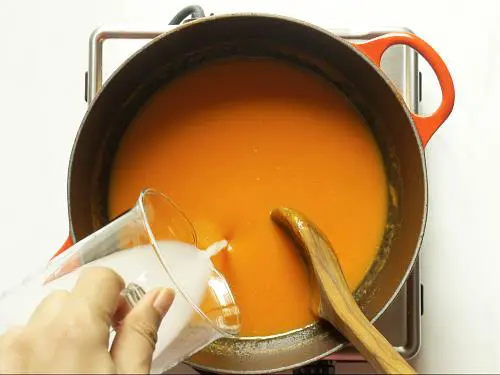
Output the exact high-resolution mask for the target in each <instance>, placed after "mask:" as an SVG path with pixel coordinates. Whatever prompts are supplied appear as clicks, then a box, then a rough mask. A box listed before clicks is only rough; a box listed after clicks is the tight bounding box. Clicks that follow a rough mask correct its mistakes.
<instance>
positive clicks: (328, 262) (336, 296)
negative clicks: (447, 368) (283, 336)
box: [271, 208, 415, 374]
mask: <svg viewBox="0 0 500 375" xmlns="http://www.w3.org/2000/svg"><path fill="white" fill-rule="evenodd" d="M271 217H272V219H273V220H274V221H275V222H276V223H278V224H280V225H281V226H282V227H284V228H285V229H286V230H288V231H289V232H291V233H292V235H293V238H294V239H295V240H296V242H298V245H299V246H300V247H301V248H302V249H303V250H304V251H303V253H302V254H303V255H304V257H305V258H306V263H307V264H308V266H309V267H310V268H311V271H313V272H314V274H315V276H316V278H317V281H318V283H319V285H320V288H321V294H322V295H321V309H320V316H321V317H322V318H324V319H326V320H327V321H329V322H330V323H331V324H332V325H333V326H334V327H336V328H337V329H338V330H339V331H340V332H341V333H342V334H343V335H344V336H345V337H346V338H347V339H348V340H349V341H350V342H351V343H352V344H353V345H354V346H355V347H356V349H358V350H359V351H360V352H361V354H362V355H363V356H364V357H365V358H366V360H367V361H368V362H369V363H370V364H371V365H372V366H373V368H374V369H375V370H376V371H377V372H379V373H388V374H415V370H414V369H413V368H412V367H411V366H410V365H409V364H408V363H407V362H406V361H405V360H404V358H403V357H402V356H401V355H400V354H399V353H398V352H397V351H396V350H395V349H394V348H393V347H392V345H391V344H390V343H389V342H388V341H387V340H386V338H385V337H384V336H383V335H382V334H381V333H380V332H379V331H377V329H376V328H375V327H374V326H373V325H372V324H371V323H370V322H369V321H368V319H367V318H366V317H365V315H364V314H363V312H362V311H361V309H360V308H359V306H358V304H357V303H356V301H355V300H354V298H353V297H352V293H351V291H350V290H349V287H348V285H347V282H346V280H345V277H344V274H343V272H342V269H341V267H340V264H339V262H338V259H337V257H336V256H335V252H334V250H333V248H332V245H331V244H330V242H329V241H328V240H327V238H326V237H325V236H324V235H323V233H321V231H320V230H319V229H318V228H317V227H316V226H315V225H314V224H312V223H311V222H310V221H309V220H307V219H306V218H305V217H304V216H303V215H302V214H299V213H298V212H296V211H294V210H291V209H288V208H280V209H277V210H274V211H273V212H272V214H271Z"/></svg>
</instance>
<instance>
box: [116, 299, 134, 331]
mask: <svg viewBox="0 0 500 375" xmlns="http://www.w3.org/2000/svg"><path fill="white" fill-rule="evenodd" d="M131 310H132V307H131V306H130V305H129V304H128V302H127V301H126V299H125V298H124V297H123V296H122V295H120V297H119V299H118V304H117V307H116V311H115V315H113V322H112V323H113V328H114V330H115V331H116V332H118V331H119V330H120V329H121V326H122V325H123V320H124V319H125V317H126V316H127V315H128V313H129V312H130V311H131Z"/></svg>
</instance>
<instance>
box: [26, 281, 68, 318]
mask: <svg viewBox="0 0 500 375" xmlns="http://www.w3.org/2000/svg"><path fill="white" fill-rule="evenodd" d="M69 296H70V293H69V292H68V291H66V290H56V291H53V292H52V293H50V294H49V295H48V296H47V297H45V298H44V299H43V300H42V302H40V304H39V305H38V306H37V307H36V309H35V311H34V312H33V313H32V314H31V317H30V320H29V321H28V326H31V327H37V326H42V327H45V326H46V325H47V324H48V323H49V321H48V319H49V320H50V321H52V320H54V319H58V318H59V316H60V315H61V314H63V313H64V312H63V311H64V309H65V307H66V304H67V301H68V299H69Z"/></svg>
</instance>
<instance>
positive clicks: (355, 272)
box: [109, 59, 387, 336]
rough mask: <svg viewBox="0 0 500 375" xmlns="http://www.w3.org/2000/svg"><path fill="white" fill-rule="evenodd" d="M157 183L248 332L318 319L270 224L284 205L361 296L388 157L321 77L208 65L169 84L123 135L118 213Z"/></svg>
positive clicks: (273, 65) (115, 188)
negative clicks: (226, 247) (219, 245)
mask: <svg viewBox="0 0 500 375" xmlns="http://www.w3.org/2000/svg"><path fill="white" fill-rule="evenodd" d="M146 187H151V188H154V189H157V190H159V191H162V192H164V193H165V194H167V195H168V196H170V197H171V198H172V200H174V201H175V202H176V203H177V204H178V205H179V206H180V207H181V209H182V210H183V211H184V212H185V214H186V215H187V216H188V217H189V218H190V219H191V221H192V222H193V224H194V226H195V229H196V231H197V235H198V240H199V246H200V247H202V248H203V247H206V246H208V245H209V244H211V243H213V242H215V241H218V240H220V239H223V238H225V239H227V240H228V241H229V242H230V251H224V252H222V253H220V254H219V255H217V256H216V257H215V259H214V263H215V264H216V266H217V268H218V269H219V270H220V271H221V272H222V273H223V274H224V275H225V276H226V278H227V280H228V282H229V284H230V286H231V288H232V290H233V292H234V294H235V297H236V300H237V303H238V305H239V307H240V310H241V320H242V332H241V333H242V335H244V336H265V335H270V334H277V333H282V332H287V331H290V330H292V329H297V328H300V327H304V326H306V325H307V324H310V323H312V322H314V321H315V320H316V319H317V318H316V316H315V315H314V313H313V309H312V308H311V300H312V297H313V296H314V295H315V291H314V286H313V285H311V284H310V282H309V278H308V274H307V270H306V268H305V267H304V265H303V263H302V261H301V259H300V256H299V254H298V251H297V249H296V248H295V247H294V245H293V243H292V242H291V241H290V240H289V239H288V238H287V237H286V236H285V235H284V234H283V233H282V232H281V229H279V228H278V227H276V226H275V225H274V224H273V222H272V221H271V219H270V216H269V214H270V211H271V210H272V209H273V208H275V207H279V206H288V207H291V208H294V209H296V210H298V211H301V212H303V213H304V214H306V215H307V216H308V217H309V218H311V219H312V220H313V221H314V222H315V223H316V224H317V225H318V226H319V227H320V228H321V229H322V230H323V231H324V232H325V233H326V235H327V236H328V237H329V239H330V241H331V242H332V244H333V246H334V248H335V251H336V254H337V256H338V258H339V261H340V263H341V266H342V269H343V271H344V273H345V276H346V278H347V281H348V283H349V286H350V287H351V288H352V289H353V290H354V289H355V288H356V287H357V286H358V284H359V283H360V282H361V281H362V279H363V277H364V276H365V275H366V273H367V272H368V270H369V268H370V266H371V264H372V262H373V261H374V259H375V257H376V254H377V252H378V248H379V246H380V243H381V240H382V236H383V232H384V226H385V222H386V216H387V183H386V176H385V172H384V167H383V162H382V157H381V154H380V151H379V149H378V147H377V144H376V142H375V140H374V138H373V136H372V134H371V132H370V131H369V129H368V127H367V125H366V124H365V122H364V120H363V118H362V117H361V116H360V114H359V113H358V112H357V111H356V110H355V109H354V107H353V106H352V105H351V104H350V103H349V102H348V100H347V99H346V97H345V96H344V95H343V94H342V93H341V92H340V91H339V90H338V89H337V88H335V87H333V86H332V85H331V84H329V83H327V82H326V81H324V80H323V79H321V78H319V77H317V76H316V75H314V74H312V73H310V72H308V71H306V70H302V69H299V68H296V67H293V66H290V65H288V64H286V63H284V62H280V61H276V60H270V59H269V60H267V59H253V60H250V59H248V60H228V61H221V62H216V63H211V64H207V65H205V66H203V67H200V68H197V69H195V70H192V71H190V72H188V73H186V74H185V75H183V76H181V77H180V78H177V79H176V80H174V81H173V82H171V83H169V84H168V85H166V86H165V87H164V88H162V89H161V90H160V91H159V92H158V93H157V94H156V95H155V96H154V97H153V99H152V100H151V101H149V102H148V103H147V105H145V106H144V108H143V109H142V110H141V111H140V113H139V114H138V115H137V117H136V118H135V120H134V121H133V122H132V124H131V126H130V127H129V128H128V129H127V131H126V133H125V135H124V137H123V140H122V142H121V144H120V147H119V149H118V152H117V155H116V157H115V160H114V165H113V168H112V173H111V182H110V190H109V214H110V217H115V216H116V215H118V214H120V213H122V212H123V211H124V210H126V209H128V208H130V207H131V206H132V205H133V204H134V202H135V201H136V199H137V197H138V195H139V193H140V191H141V190H142V189H144V188H146Z"/></svg>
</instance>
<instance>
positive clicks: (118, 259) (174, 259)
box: [0, 241, 227, 371]
mask: <svg viewBox="0 0 500 375" xmlns="http://www.w3.org/2000/svg"><path fill="white" fill-rule="evenodd" d="M158 246H159V251H160V253H161V256H162V258H163V260H164V261H165V263H166V265H167V267H168V270H169V271H170V272H171V276H172V277H173V278H174V279H175V282H176V284H177V285H175V284H174V282H173V280H172V278H170V276H169V275H168V273H167V272H166V270H165V269H164V268H163V266H162V264H161V262H160V261H159V259H158V257H157V255H156V254H155V252H154V250H153V248H152V246H151V245H144V246H139V247H135V248H132V249H127V250H122V251H118V252H116V253H113V254H111V255H107V256H105V257H103V258H100V259H98V260H95V261H93V262H90V263H87V264H86V265H84V266H83V267H81V268H79V269H77V270H75V271H73V272H71V273H69V274H67V275H64V276H62V277H60V278H58V279H56V280H53V281H51V282H49V283H48V284H45V285H42V284H41V283H38V284H37V283H33V284H32V285H29V284H28V285H22V286H21V287H20V288H18V289H17V290H15V291H13V292H12V293H8V294H7V295H5V296H3V298H1V299H0V334H1V333H3V331H5V330H6V329H8V328H9V327H12V326H14V325H24V324H26V323H27V321H28V319H29V317H30V316H31V314H32V312H33V311H34V310H35V308H36V306H38V304H39V303H40V302H41V301H42V300H43V299H44V298H45V297H46V296H47V295H48V294H50V293H51V292H52V291H54V290H58V289H59V290H60V289H63V290H71V289H72V288H73V286H74V285H75V283H76V281H77V279H78V276H79V274H80V272H81V270H82V269H83V268H84V267H92V266H102V267H109V268H111V269H113V270H115V271H116V272H117V273H118V274H119V275H121V276H122V278H123V279H124V280H125V284H128V283H134V284H137V285H139V286H141V287H142V288H143V289H144V290H145V291H147V290H150V289H152V288H155V287H169V288H172V289H174V290H175V292H176V298H175V299H174V302H173V304H172V306H171V308H170V310H169V312H168V313H167V315H166V316H165V318H164V319H163V321H162V324H161V327H160V330H159V332H158V343H157V345H156V350H155V353H154V356H153V359H154V360H155V359H159V360H160V361H163V362H165V361H167V362H168V361H170V358H171V357H172V356H173V355H175V353H168V351H169V350H170V351H172V350H176V351H179V350H181V351H182V350H190V351H192V352H194V351H196V350H198V349H200V348H201V347H203V346H205V345H206V344H208V343H209V342H210V341H213V340H214V339H216V338H217V337H214V335H215V334H216V333H217V332H216V331H215V330H213V328H211V327H210V326H209V325H208V324H206V325H205V326H206V329H205V332H202V334H201V336H200V337H199V338H198V339H197V340H198V341H199V345H198V347H196V348H194V347H193V348H191V346H193V345H192V344H193V343H192V342H186V339H187V338H186V337H181V336H184V335H185V334H186V333H187V332H190V334H191V335H192V334H194V331H193V325H192V320H193V315H195V314H196V311H195V309H194V308H193V306H192V304H193V305H195V306H200V304H201V303H202V300H203V298H204V296H205V293H206V291H207V287H208V282H209V279H210V276H211V275H212V272H213V269H214V268H213V264H212V262H211V260H210V257H211V256H213V255H215V254H216V253H218V252H219V251H221V250H222V249H224V248H225V247H226V246H227V242H226V241H219V242H217V243H215V244H213V245H212V246H210V247H209V248H208V249H207V250H206V251H200V250H199V249H198V248H196V247H194V246H192V245H189V244H186V243H182V242H177V241H160V242H159V243H158ZM96 287H98V286H96ZM179 289H181V290H182V291H183V294H181V292H180V290H179ZM184 296H187V298H188V299H189V300H190V301H189V300H188V299H186V298H184ZM189 326H190V328H189ZM201 326H203V324H201V325H198V328H199V327H201ZM187 328H189V329H187ZM196 334H197V335H199V334H200V331H199V330H198V331H197V332H196ZM190 340H193V337H191V338H190ZM174 341H175V342H176V345H174V346H175V347H172V343H173V342H174ZM207 341H208V342H207ZM186 345H187V346H186ZM183 348H184V349H183ZM184 354H185V353H184ZM188 354H193V353H188ZM155 368H156V369H163V368H165V365H164V364H161V363H157V364H156V365H155V362H153V368H152V370H153V371H154V370H155Z"/></svg>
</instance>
